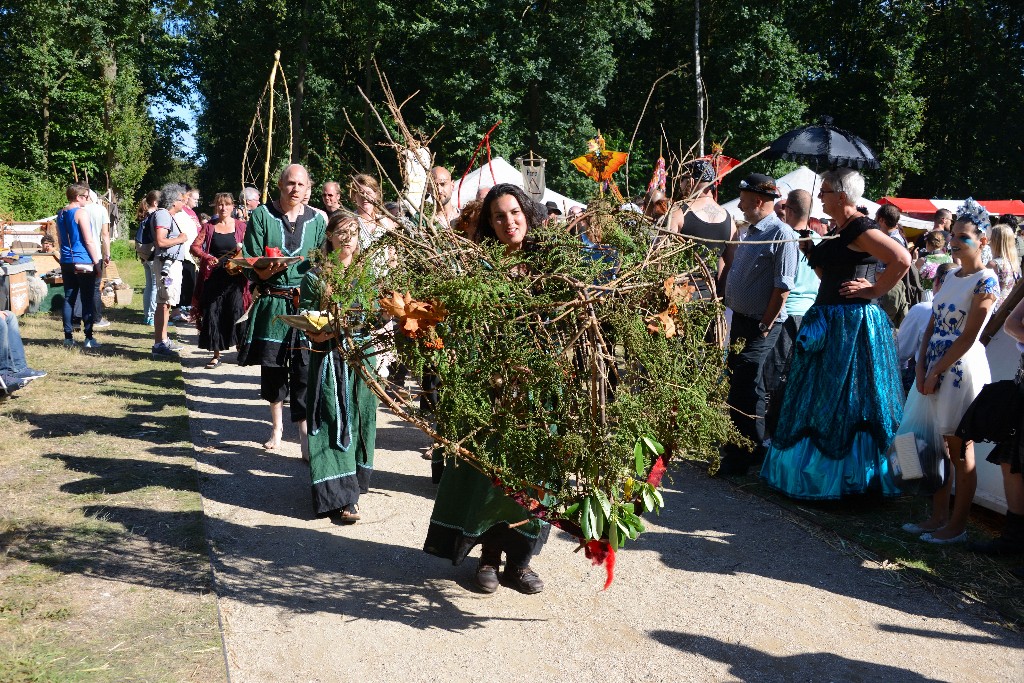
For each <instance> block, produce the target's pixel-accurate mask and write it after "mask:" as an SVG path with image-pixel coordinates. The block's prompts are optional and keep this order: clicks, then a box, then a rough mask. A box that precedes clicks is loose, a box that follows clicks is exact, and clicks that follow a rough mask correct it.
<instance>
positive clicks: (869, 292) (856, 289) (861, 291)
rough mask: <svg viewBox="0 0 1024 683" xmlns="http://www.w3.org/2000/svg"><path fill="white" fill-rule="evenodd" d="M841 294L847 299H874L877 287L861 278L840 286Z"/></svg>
mask: <svg viewBox="0 0 1024 683" xmlns="http://www.w3.org/2000/svg"><path fill="white" fill-rule="evenodd" d="M839 293H840V294H841V295H842V296H844V297H846V298H847V299H874V298H875V286H874V285H873V284H871V282H869V281H868V280H866V279H864V278H862V277H859V278H857V279H856V280H847V281H846V282H844V283H843V284H841V285H839Z"/></svg>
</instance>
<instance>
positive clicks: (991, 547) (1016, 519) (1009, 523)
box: [967, 511, 1024, 555]
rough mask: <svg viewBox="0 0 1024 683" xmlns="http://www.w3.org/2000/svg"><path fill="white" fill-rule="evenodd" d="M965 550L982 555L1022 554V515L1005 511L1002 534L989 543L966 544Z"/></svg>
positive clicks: (1023, 520) (1023, 522)
mask: <svg viewBox="0 0 1024 683" xmlns="http://www.w3.org/2000/svg"><path fill="white" fill-rule="evenodd" d="M967 548H968V549H969V550H972V551H974V552H976V553H980V554H982V555H1021V554H1024V515H1016V514H1014V513H1012V512H1009V511H1007V513H1006V526H1004V527H1003V533H1002V534H1000V535H999V536H997V537H996V538H993V539H992V540H991V541H985V542H974V543H968V544H967Z"/></svg>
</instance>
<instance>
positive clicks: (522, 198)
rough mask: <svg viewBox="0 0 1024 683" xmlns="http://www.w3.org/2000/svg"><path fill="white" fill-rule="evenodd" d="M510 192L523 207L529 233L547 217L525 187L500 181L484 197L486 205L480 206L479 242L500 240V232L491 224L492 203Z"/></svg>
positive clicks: (521, 207) (477, 236)
mask: <svg viewBox="0 0 1024 683" xmlns="http://www.w3.org/2000/svg"><path fill="white" fill-rule="evenodd" d="M507 194H510V195H512V196H513V197H515V198H516V201H517V202H519V208H520V209H522V211H523V215H525V216H526V232H527V235H529V232H530V230H533V229H535V228H537V227H539V226H540V224H541V223H543V222H544V219H545V218H547V216H546V215H542V214H541V213H540V212H539V211H538V210H537V202H535V201H533V200H532V199H530V197H529V196H527V194H526V192H524V191H523V188H521V187H518V186H516V185H513V184H511V183H499V184H497V185H495V186H494V187H492V188H491V189H490V191H489V192H488V193H487V196H486V197H484V205H483V206H482V207H480V220H479V222H478V223H477V227H476V238H475V239H476V241H477V243H480V242H483V241H484V240H488V239H491V240H495V241H500V240H498V234H497V233H496V232H495V231H494V226H493V225H491V205H492V204H494V202H495V201H497V199H498V197H504V196H505V195H507Z"/></svg>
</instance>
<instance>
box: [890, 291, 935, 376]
mask: <svg viewBox="0 0 1024 683" xmlns="http://www.w3.org/2000/svg"><path fill="white" fill-rule="evenodd" d="M931 317H932V303H931V302H930V301H922V302H921V303H919V304H914V305H913V306H911V307H910V310H909V311H907V315H906V317H904V318H903V322H902V323H900V329H899V330H897V331H896V354H897V355H898V356H899V359H900V365H901V366H902V365H906V364H907V361H909V360H910V359H911V358H913V359H914V360H917V352H918V351H920V350H921V339H922V338H923V337H924V333H925V330H926V329H927V328H928V320H929V319H931ZM929 331H930V330H929Z"/></svg>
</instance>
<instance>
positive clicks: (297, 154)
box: [288, 0, 309, 162]
mask: <svg viewBox="0 0 1024 683" xmlns="http://www.w3.org/2000/svg"><path fill="white" fill-rule="evenodd" d="M300 21H301V25H300V26H299V44H298V47H297V48H296V49H297V53H296V61H297V62H298V64H297V69H298V75H297V76H296V78H295V98H294V99H293V100H292V102H293V105H292V119H293V123H292V125H293V126H294V127H293V128H292V158H291V159H289V160H288V161H289V162H295V161H296V160H298V159H302V158H303V157H304V154H303V149H302V101H303V98H304V96H305V93H306V65H307V64H308V63H309V0H304V1H303V3H302V15H301V19H300Z"/></svg>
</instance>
